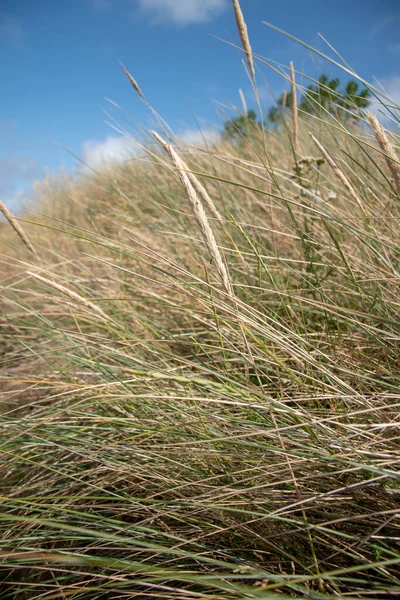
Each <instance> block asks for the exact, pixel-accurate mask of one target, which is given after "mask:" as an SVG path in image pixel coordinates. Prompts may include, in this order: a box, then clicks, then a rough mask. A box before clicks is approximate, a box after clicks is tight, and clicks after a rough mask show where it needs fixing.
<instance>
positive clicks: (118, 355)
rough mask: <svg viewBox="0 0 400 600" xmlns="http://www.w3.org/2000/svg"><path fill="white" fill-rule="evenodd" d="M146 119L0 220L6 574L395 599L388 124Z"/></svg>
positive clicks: (13, 586)
mask: <svg viewBox="0 0 400 600" xmlns="http://www.w3.org/2000/svg"><path fill="white" fill-rule="evenodd" d="M249 48H250V45H249ZM250 51H251V50H250ZM250 64H253V63H252V62H251V63H250ZM137 85H138V84H137ZM294 85H295V80H294V73H292V86H294ZM139 89H140V88H139ZM144 93H145V91H144ZM142 95H143V92H142ZM146 102H147V100H146ZM150 108H151V107H150ZM151 110H152V111H153V115H156V117H157V118H158V116H157V113H155V111H154V109H152V108H151ZM293 110H294V111H297V108H294V109H293ZM292 116H294V117H295V120H296V127H295V129H293V122H292V121H293V118H292ZM297 120H298V122H297ZM158 124H159V126H160V133H161V134H162V136H163V138H164V139H165V140H166V141H165V144H164V149H166V150H167V153H163V148H162V146H160V145H159V144H158V143H157V142H154V141H151V142H150V141H149V142H148V143H147V146H146V147H147V149H148V156H147V158H146V159H144V158H143V159H140V160H135V161H128V162H126V163H125V164H122V165H112V166H110V168H109V169H105V170H104V171H103V172H101V173H97V174H93V175H91V176H85V179H84V180H83V181H79V180H76V179H72V178H71V180H68V179H67V180H65V181H64V182H62V184H60V185H55V184H54V183H53V184H46V183H43V185H42V187H41V188H40V189H38V190H37V193H38V202H37V206H36V207H35V209H36V211H37V212H34V211H32V212H29V213H28V212H26V213H25V214H24V215H23V216H21V217H20V218H19V219H18V221H15V222H18V224H19V227H22V231H23V235H25V236H26V239H28V240H29V243H30V244H32V247H33V248H34V250H35V252H36V256H33V258H32V255H31V254H30V253H29V250H28V248H26V247H25V246H24V245H23V243H22V241H23V238H21V237H17V236H16V234H15V232H14V231H13V230H11V229H8V228H7V226H6V225H7V224H6V223H4V224H3V223H2V224H1V232H2V237H3V244H2V258H1V261H2V266H1V271H2V295H1V307H2V316H1V319H0V326H1V330H2V336H3V337H2V341H1V345H0V359H1V365H2V376H1V379H0V391H1V392H2V404H1V410H0V414H1V439H0V442H1V445H0V448H1V455H0V481H1V490H0V494H1V507H0V513H1V514H0V538H1V562H0V590H1V597H2V598H17V599H24V598H42V599H46V600H49V599H50V598H79V599H83V600H88V599H92V598H93V599H94V598H147V597H153V598H169V599H176V598H182V599H189V598H203V599H205V598H207V599H226V598H232V599H233V598H236V599H239V598H254V599H256V598H265V599H266V598H275V597H276V598H284V597H285V596H286V597H303V596H304V597H308V598H323V597H327V596H334V597H335V596H336V597H356V598H362V597H366V598H368V597H373V598H389V597H395V596H396V595H398V594H399V592H400V578H399V572H400V553H399V540H400V530H399V520H398V500H399V444H398V439H399V429H398V428H399V423H398V414H399V406H400V395H399V384H400V362H399V340H400V319H399V300H398V299H399V292H400V276H399V264H400V262H399V261H400V249H399V207H400V197H399V196H398V189H397V180H396V175H398V173H399V162H398V159H397V154H396V152H397V148H398V144H399V138H398V136H397V135H396V133H393V131H386V132H383V134H384V136H385V138H386V140H387V144H389V146H388V145H386V146H385V144H382V143H381V141H382V140H381V141H380V140H379V139H376V138H375V137H374V131H372V130H371V129H369V126H368V124H371V118H370V117H367V116H366V115H365V116H364V117H363V119H362V120H361V121H360V122H359V123H357V124H355V123H351V121H349V120H347V121H343V122H342V121H340V120H338V119H336V118H334V117H332V116H328V115H324V116H323V117H321V116H320V117H318V118H310V117H309V116H307V115H302V114H301V113H300V114H297V112H296V113H293V112H292V115H291V116H286V117H285V122H284V123H283V125H282V127H281V128H280V130H279V131H264V130H261V129H259V128H256V129H255V130H254V135H253V134H252V135H251V136H250V139H244V140H242V141H239V142H237V143H232V144H229V143H227V142H221V143H218V144H211V145H209V146H208V147H207V148H205V147H201V148H197V149H196V150H194V149H193V148H187V147H184V146H182V144H179V145H177V146H176V145H175V141H176V140H174V139H173V137H171V134H170V132H169V131H168V129H167V128H166V127H165V126H164V125H163V122H162V120H161V118H159V122H158ZM293 133H295V135H297V133H298V141H296V144H295V145H294V144H293ZM310 133H311V134H312V135H313V136H314V137H311V136H310ZM375 134H376V131H375ZM157 139H158V138H157ZM315 140H316V141H315ZM171 148H172V150H171ZM388 148H390V152H389V151H388ZM176 151H178V155H177V156H178V158H176V157H175V158H174V156H175V155H174V154H173V152H176ZM170 156H172V159H173V162H170ZM179 161H180V162H179ZM182 161H184V163H182ZM185 163H187V165H189V166H188V169H190V170H191V173H190V174H189V175H187V171H180V173H179V174H180V179H178V177H177V172H176V170H177V169H178V170H179V169H183V168H186V164H185ZM182 164H183V165H184V166H182ZM196 182H197V183H196ZM181 184H183V185H181ZM197 185H200V186H203V191H201V187H196V186H197ZM204 188H206V189H205V190H204ZM199 190H200V191H199ZM206 195H207V196H208V197H209V199H210V202H211V204H208V201H205V200H204V198H206V197H207V196H206ZM188 196H189V198H188ZM196 202H202V204H204V206H203V208H202V211H200V212H196V210H197V209H196ZM219 217H221V218H219ZM13 218H14V217H13ZM210 231H211V233H212V238H210ZM207 236H208V237H207ZM213 240H214V241H213ZM214 242H215V246H214V245H213V244H214Z"/></svg>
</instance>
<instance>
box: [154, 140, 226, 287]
mask: <svg viewBox="0 0 400 600" xmlns="http://www.w3.org/2000/svg"><path fill="white" fill-rule="evenodd" d="M151 133H152V135H153V136H154V138H155V139H156V140H157V141H158V143H159V144H160V145H161V146H162V148H164V150H165V151H166V152H167V154H169V156H170V158H171V160H172V163H173V165H174V167H175V168H176V172H177V174H178V177H179V180H180V182H181V184H182V186H183V187H184V188H185V190H186V193H187V197H188V200H189V204H190V207H191V209H192V213H193V215H194V217H195V219H196V221H197V224H198V226H199V228H200V231H201V233H202V235H203V239H204V243H205V245H206V247H207V249H208V251H209V253H210V256H211V258H212V259H213V261H214V263H215V267H216V269H217V272H218V274H219V277H220V280H221V283H222V285H223V287H224V289H225V291H226V292H227V293H228V294H229V295H230V296H234V293H233V288H232V284H231V281H230V277H229V274H228V269H227V267H226V265H225V263H224V261H223V259H222V256H221V253H220V251H219V248H218V244H217V242H216V240H215V236H214V233H213V231H212V229H211V227H210V224H209V222H208V219H207V215H206V213H205V211H204V208H203V205H202V203H201V201H200V199H199V196H198V195H197V192H196V190H195V188H194V187H193V185H192V182H191V180H190V178H189V176H188V174H187V172H186V171H187V168H186V166H185V164H184V162H183V161H182V159H181V158H180V156H179V155H178V153H177V152H176V151H175V150H174V148H173V147H172V146H171V144H168V142H166V141H165V140H164V139H163V138H162V137H161V136H160V135H159V134H158V133H157V132H155V131H152V132H151Z"/></svg>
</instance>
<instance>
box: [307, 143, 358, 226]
mask: <svg viewBox="0 0 400 600" xmlns="http://www.w3.org/2000/svg"><path fill="white" fill-rule="evenodd" d="M310 136H311V139H312V141H313V142H314V144H315V145H316V146H317V148H318V149H319V150H320V152H321V154H322V156H323V157H324V158H325V160H326V162H327V163H328V165H329V166H330V167H331V169H332V171H333V172H334V173H335V175H337V177H338V178H339V179H340V181H341V182H342V183H343V185H344V186H345V188H346V189H347V191H348V192H349V194H350V195H351V196H352V198H354V200H355V201H356V202H357V204H358V206H359V207H360V208H361V210H362V211H363V212H364V214H365V211H364V207H363V204H362V202H361V200H360V198H359V196H358V194H357V192H356V190H355V189H354V187H353V186H352V184H351V183H350V181H349V180H348V178H347V177H346V175H345V174H344V173H343V171H342V170H341V169H340V168H339V167H338V166H337V164H336V163H335V161H334V160H333V158H332V156H331V155H330V154H329V152H328V151H327V150H325V148H324V147H323V145H322V144H321V143H320V142H319V141H318V140H317V138H316V137H314V136H313V134H312V133H310Z"/></svg>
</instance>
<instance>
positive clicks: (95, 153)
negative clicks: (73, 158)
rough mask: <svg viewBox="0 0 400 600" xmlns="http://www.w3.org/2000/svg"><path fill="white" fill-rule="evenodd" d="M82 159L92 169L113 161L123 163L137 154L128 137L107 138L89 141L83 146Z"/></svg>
mask: <svg viewBox="0 0 400 600" xmlns="http://www.w3.org/2000/svg"><path fill="white" fill-rule="evenodd" d="M82 154H83V156H82V158H83V160H84V161H85V163H87V164H88V165H89V166H91V167H99V166H102V165H105V164H107V163H108V162H111V161H118V162H122V161H124V160H127V159H129V158H131V157H132V156H134V155H135V154H136V151H135V146H134V144H133V143H132V142H131V141H130V140H129V139H128V138H126V137H123V136H122V135H120V136H112V135H110V136H107V137H106V138H105V140H88V141H87V142H85V143H84V144H83V146H82Z"/></svg>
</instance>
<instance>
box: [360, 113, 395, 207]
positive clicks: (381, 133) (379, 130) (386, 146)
mask: <svg viewBox="0 0 400 600" xmlns="http://www.w3.org/2000/svg"><path fill="white" fill-rule="evenodd" d="M367 116H368V121H369V124H370V126H371V129H372V131H373V132H374V134H375V137H376V140H377V142H378V144H379V146H380V149H381V150H382V152H383V153H384V155H385V160H386V164H387V166H388V169H389V171H390V172H391V174H392V177H393V179H394V183H395V185H396V190H397V193H398V194H399V195H400V164H399V160H398V158H397V156H396V152H395V149H394V147H393V145H392V143H391V141H390V140H389V138H388V137H387V135H386V133H385V130H384V128H383V127H382V125H381V124H380V123H379V121H378V119H377V118H376V117H375V115H373V114H371V113H368V115H367Z"/></svg>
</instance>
